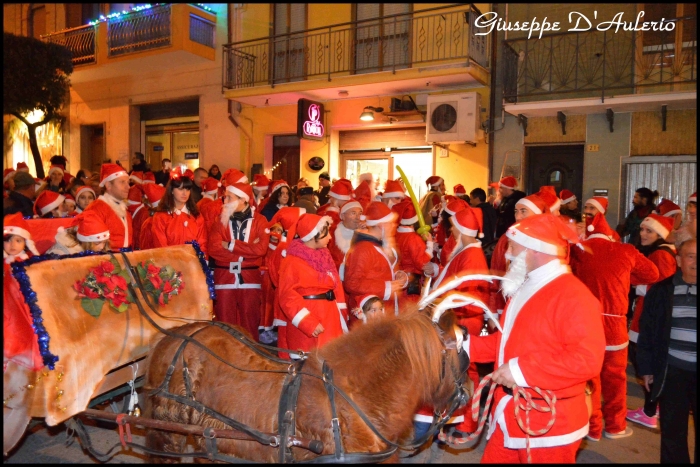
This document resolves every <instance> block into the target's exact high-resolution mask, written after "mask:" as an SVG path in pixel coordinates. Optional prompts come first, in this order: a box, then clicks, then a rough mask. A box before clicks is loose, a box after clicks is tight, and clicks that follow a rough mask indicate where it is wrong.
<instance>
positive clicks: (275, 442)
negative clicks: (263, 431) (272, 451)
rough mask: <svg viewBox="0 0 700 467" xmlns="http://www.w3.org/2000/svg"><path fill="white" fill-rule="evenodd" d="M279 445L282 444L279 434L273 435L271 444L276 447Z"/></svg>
mask: <svg viewBox="0 0 700 467" xmlns="http://www.w3.org/2000/svg"><path fill="white" fill-rule="evenodd" d="M279 445H280V439H279V437H278V436H273V437H272V440H271V441H270V446H272V447H273V448H276V447H278V446H279Z"/></svg>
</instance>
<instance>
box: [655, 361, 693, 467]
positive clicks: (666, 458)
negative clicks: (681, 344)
mask: <svg viewBox="0 0 700 467" xmlns="http://www.w3.org/2000/svg"><path fill="white" fill-rule="evenodd" d="M657 384H658V383H657ZM663 384H664V388H663V394H662V395H661V398H660V400H659V418H660V422H661V463H662V464H690V454H689V452H688V415H689V413H690V411H691V410H692V412H693V423H694V424H695V426H696V427H697V417H696V416H695V414H696V413H697V411H696V409H697V373H696V372H695V371H686V370H681V369H680V368H676V367H674V366H671V365H669V366H668V371H667V373H666V380H665V381H664V383H663ZM697 456H698V447H697V444H696V445H695V462H697V458H698V457H697Z"/></svg>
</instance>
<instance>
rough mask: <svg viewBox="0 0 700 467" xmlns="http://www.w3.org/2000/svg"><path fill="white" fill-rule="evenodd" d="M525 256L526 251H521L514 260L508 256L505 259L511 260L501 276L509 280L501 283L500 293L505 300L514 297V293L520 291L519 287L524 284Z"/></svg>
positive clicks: (525, 271)
mask: <svg viewBox="0 0 700 467" xmlns="http://www.w3.org/2000/svg"><path fill="white" fill-rule="evenodd" d="M526 256H527V250H523V251H522V252H521V253H520V254H519V255H518V256H516V257H514V258H513V257H511V256H510V255H506V259H511V258H512V259H511V262H510V266H509V267H508V271H507V272H506V274H505V276H503V277H505V278H506V279H510V281H503V282H501V291H502V292H503V296H504V297H505V298H506V299H509V298H511V297H512V296H513V295H515V292H517V291H518V289H520V286H521V285H523V282H525V278H526V276H527V263H526V260H525V257H526ZM511 281H512V282H511Z"/></svg>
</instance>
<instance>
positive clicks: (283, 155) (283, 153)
mask: <svg viewBox="0 0 700 467" xmlns="http://www.w3.org/2000/svg"><path fill="white" fill-rule="evenodd" d="M300 155H301V145H300V142H299V138H298V137H297V136H296V135H286V136H275V137H273V138H272V166H273V167H275V170H273V171H272V180H285V181H286V182H287V183H288V184H289V186H290V187H294V186H295V185H296V184H297V181H298V180H299V170H300V167H299V161H300Z"/></svg>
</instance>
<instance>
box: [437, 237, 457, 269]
mask: <svg viewBox="0 0 700 467" xmlns="http://www.w3.org/2000/svg"><path fill="white" fill-rule="evenodd" d="M455 246H457V240H455V238H454V237H453V236H452V235H450V236H449V237H447V239H445V243H444V244H443V245H442V248H441V249H440V264H441V265H443V266H444V265H446V264H447V262H448V261H449V258H450V255H451V254H452V250H454V249H455Z"/></svg>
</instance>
